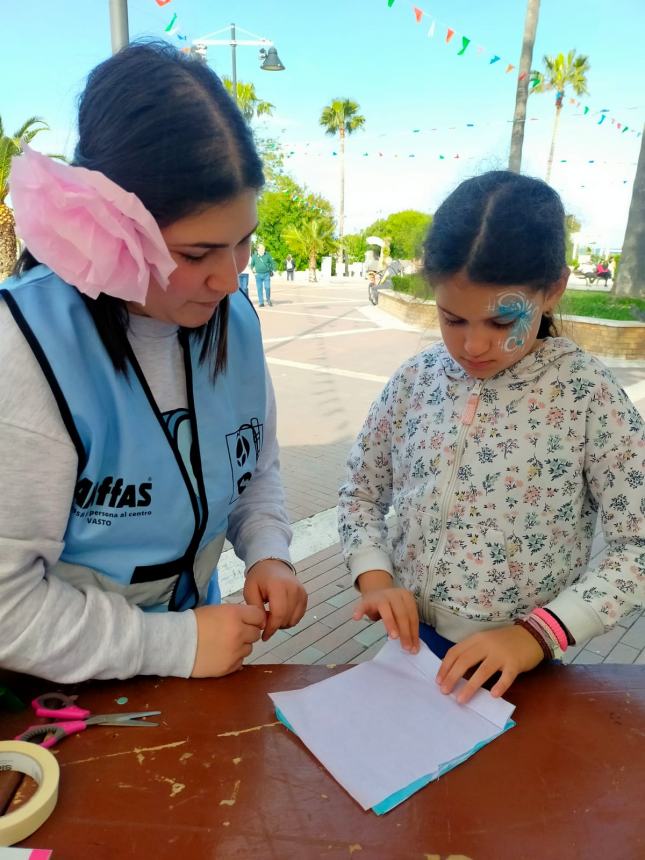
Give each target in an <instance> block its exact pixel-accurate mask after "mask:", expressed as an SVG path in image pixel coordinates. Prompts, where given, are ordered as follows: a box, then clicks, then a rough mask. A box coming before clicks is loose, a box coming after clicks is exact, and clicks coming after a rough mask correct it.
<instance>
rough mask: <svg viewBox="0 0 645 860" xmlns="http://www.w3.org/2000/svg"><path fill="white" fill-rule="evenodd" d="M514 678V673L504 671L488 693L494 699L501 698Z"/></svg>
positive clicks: (507, 670) (515, 676)
mask: <svg viewBox="0 0 645 860" xmlns="http://www.w3.org/2000/svg"><path fill="white" fill-rule="evenodd" d="M516 678H517V675H516V673H515V672H512V671H511V670H510V669H504V671H503V672H502V677H501V678H500V679H499V681H498V682H497V683H496V684H495V685H494V686H493V689H492V690H491V691H490V694H491V696H495V698H497V697H498V696H503V695H504V693H505V692H506V691H507V690H508V688H509V687H510V686H511V684H512V683H513V681H514V680H515V679H516Z"/></svg>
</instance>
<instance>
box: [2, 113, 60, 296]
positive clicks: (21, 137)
mask: <svg viewBox="0 0 645 860" xmlns="http://www.w3.org/2000/svg"><path fill="white" fill-rule="evenodd" d="M47 130H49V126H48V125H47V123H46V122H45V121H44V120H42V119H41V118H40V117H38V116H31V117H29V119H28V120H27V121H26V122H24V123H23V124H22V125H21V126H20V128H19V129H18V131H16V132H15V133H14V134H12V135H6V134H5V133H4V127H3V125H2V117H0V281H2V280H4V279H5V278H7V277H9V275H10V274H11V272H12V270H13V267H14V265H15V262H16V256H17V251H18V245H17V242H16V222H15V219H14V217H13V212H12V210H11V209H10V208H9V206H7V204H6V203H5V200H6V199H7V195H8V193H9V184H8V183H9V171H10V170H11V161H12V159H13V157H14V155H20V152H21V148H20V147H21V142H24V143H29V142H30V141H32V140H33V138H34V137H35V136H36V135H37V134H38V132H40V131H47Z"/></svg>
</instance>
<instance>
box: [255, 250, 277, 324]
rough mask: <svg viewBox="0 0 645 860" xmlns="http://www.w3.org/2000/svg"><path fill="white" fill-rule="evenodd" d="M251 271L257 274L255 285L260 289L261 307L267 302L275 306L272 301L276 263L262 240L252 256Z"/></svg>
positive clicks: (259, 301) (259, 302)
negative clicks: (272, 285)
mask: <svg viewBox="0 0 645 860" xmlns="http://www.w3.org/2000/svg"><path fill="white" fill-rule="evenodd" d="M251 271H252V272H253V273H254V274H255V286H256V287H257V290H258V304H259V305H260V307H261V308H263V307H264V301H265V297H266V303H267V304H268V305H269V307H272V306H273V302H272V301H271V275H273V272H274V271H275V263H274V262H273V257H272V256H271V254H269V252H268V251H267V250H266V248H265V247H264V245H263V244H262V243H261V242H260V244H259V245H258V246H257V248H256V250H255V252H254V254H253V256H252V257H251Z"/></svg>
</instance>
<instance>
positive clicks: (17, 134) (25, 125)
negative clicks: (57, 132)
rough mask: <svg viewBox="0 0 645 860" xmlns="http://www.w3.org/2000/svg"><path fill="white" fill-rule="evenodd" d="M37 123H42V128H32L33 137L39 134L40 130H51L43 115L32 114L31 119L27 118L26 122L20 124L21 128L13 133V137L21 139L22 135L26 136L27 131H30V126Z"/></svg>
mask: <svg viewBox="0 0 645 860" xmlns="http://www.w3.org/2000/svg"><path fill="white" fill-rule="evenodd" d="M36 124H40V125H41V128H37V129H32V130H31V137H32V138H33V137H34V136H35V135H37V134H38V132H39V131H49V126H48V125H47V123H46V122H45V120H44V119H42V118H41V117H39V116H30V117H29V119H28V120H26V121H25V122H24V123H23V124H22V125H21V126H20V128H19V129H18V131H16V132H15V133H14V134H13V138H14V140H17V141H20V139H21V138H22V137H24V136H25V135H26V134H27V132H28V131H29V128H30V126H32V125H36Z"/></svg>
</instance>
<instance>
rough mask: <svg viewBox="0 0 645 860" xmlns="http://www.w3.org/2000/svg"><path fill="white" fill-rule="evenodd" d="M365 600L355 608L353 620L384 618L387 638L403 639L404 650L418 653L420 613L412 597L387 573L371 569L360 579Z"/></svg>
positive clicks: (359, 585)
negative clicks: (365, 617)
mask: <svg viewBox="0 0 645 860" xmlns="http://www.w3.org/2000/svg"><path fill="white" fill-rule="evenodd" d="M357 582H358V587H359V588H360V590H361V594H362V597H361V599H360V600H359V601H358V603H357V604H356V607H355V608H354V614H353V616H352V617H353V618H354V620H355V621H359V620H360V619H361V618H362V617H363V616H364V615H367V617H368V618H369V619H370V620H371V621H378V619H379V618H380V619H382V621H383V624H384V626H385V630H386V631H387V635H388V638H390V639H400V641H401V645H402V647H403V648H404V649H405V650H406V651H410V652H411V653H412V654H416V653H417V652H418V650H419V613H418V612H417V604H416V602H415V600H414V597H413V596H412V594H411V593H410V592H409V591H408V590H407V589H406V588H398V587H397V586H395V585H394V580H393V579H392V577H391V576H390V574H389V573H388V572H387V571H385V570H368V571H366V572H365V573H362V574H361V575H360V576H359V577H358V580H357Z"/></svg>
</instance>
